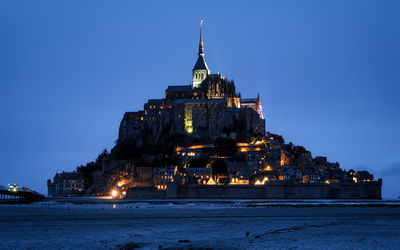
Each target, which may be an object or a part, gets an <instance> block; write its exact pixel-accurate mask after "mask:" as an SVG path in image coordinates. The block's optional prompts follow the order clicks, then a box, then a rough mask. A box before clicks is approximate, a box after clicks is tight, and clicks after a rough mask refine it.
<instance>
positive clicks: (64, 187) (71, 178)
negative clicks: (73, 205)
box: [47, 171, 85, 197]
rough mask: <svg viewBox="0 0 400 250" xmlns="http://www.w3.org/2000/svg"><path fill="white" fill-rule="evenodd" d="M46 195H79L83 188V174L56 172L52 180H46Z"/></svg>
mask: <svg viewBox="0 0 400 250" xmlns="http://www.w3.org/2000/svg"><path fill="white" fill-rule="evenodd" d="M47 187H48V196H49V197H58V196H79V195H82V194H83V192H84V188H85V181H84V178H83V174H82V173H80V172H75V171H74V172H62V173H57V174H56V175H55V176H54V178H53V182H52V181H51V180H50V179H49V180H47Z"/></svg>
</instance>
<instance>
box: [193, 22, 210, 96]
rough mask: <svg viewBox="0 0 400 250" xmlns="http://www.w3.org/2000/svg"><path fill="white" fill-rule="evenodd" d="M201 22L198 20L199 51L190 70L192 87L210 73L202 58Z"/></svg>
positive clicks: (196, 85) (197, 84)
mask: <svg viewBox="0 0 400 250" xmlns="http://www.w3.org/2000/svg"><path fill="white" fill-rule="evenodd" d="M202 24H203V20H200V42H199V52H198V53H197V55H198V58H197V61H196V64H195V65H194V67H193V70H192V73H193V75H192V87H193V88H196V87H198V86H199V85H200V83H201V82H202V81H203V80H204V79H206V77H207V76H208V75H209V74H210V70H209V69H208V66H207V63H206V60H205V59H204V44H203V34H202V32H201V26H202Z"/></svg>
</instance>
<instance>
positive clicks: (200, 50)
mask: <svg viewBox="0 0 400 250" xmlns="http://www.w3.org/2000/svg"><path fill="white" fill-rule="evenodd" d="M202 25H203V20H200V43H199V53H198V55H199V56H204V45H203V34H202V33H201V26H202Z"/></svg>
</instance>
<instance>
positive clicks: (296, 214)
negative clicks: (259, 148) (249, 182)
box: [0, 199, 400, 249]
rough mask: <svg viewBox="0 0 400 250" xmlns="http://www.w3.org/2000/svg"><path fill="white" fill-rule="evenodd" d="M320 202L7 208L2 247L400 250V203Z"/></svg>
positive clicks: (0, 215)
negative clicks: (382, 249)
mask: <svg viewBox="0 0 400 250" xmlns="http://www.w3.org/2000/svg"><path fill="white" fill-rule="evenodd" d="M313 204H314V205H313ZM320 204H321V206H318V202H311V205H310V203H307V202H297V203H296V202H293V203H290V202H288V203H286V202H281V203H279V202H275V203H274V202H272V203H270V202H259V201H254V202H249V201H231V202H229V201H221V202H219V201H208V202H206V201H163V202H161V201H141V202H131V203H120V202H119V203H118V202H115V203H113V202H112V201H109V202H100V203H93V202H91V203H90V204H88V203H84V202H78V203H77V202H76V200H75V201H72V200H71V202H68V199H65V200H62V201H50V202H49V201H47V202H41V203H36V204H29V205H0V227H1V230H0V249H94V248H96V249H136V248H139V249H277V248H291V249H294V248H297V249H381V248H384V249H400V206H399V203H398V202H392V203H390V202H375V201H374V202H371V203H365V204H364V205H360V204H361V203H357V202H354V203H353V202H343V203H340V202H336V203H332V202H328V203H327V202H321V203H320ZM326 204H330V205H328V206H326Z"/></svg>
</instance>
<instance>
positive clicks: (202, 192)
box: [128, 180, 382, 199]
mask: <svg viewBox="0 0 400 250" xmlns="http://www.w3.org/2000/svg"><path fill="white" fill-rule="evenodd" d="M381 186H382V181H381V180H380V181H377V182H370V183H358V184H316V183H315V184H288V183H276V184H266V185H264V186H251V185H240V186H239V185H237V186H236V185H229V186H222V185H204V186H200V185H185V186H179V185H176V184H173V183H172V184H169V185H168V186H167V190H157V189H156V188H151V187H149V188H130V189H129V190H128V198H167V199H382V196H381Z"/></svg>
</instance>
